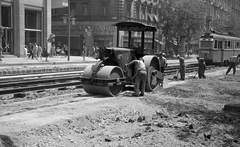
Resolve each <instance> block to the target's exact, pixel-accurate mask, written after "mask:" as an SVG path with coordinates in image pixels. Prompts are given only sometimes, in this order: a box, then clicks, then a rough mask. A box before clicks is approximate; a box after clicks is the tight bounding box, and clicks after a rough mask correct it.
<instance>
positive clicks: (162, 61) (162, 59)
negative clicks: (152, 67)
mask: <svg viewBox="0 0 240 147" xmlns="http://www.w3.org/2000/svg"><path fill="white" fill-rule="evenodd" d="M163 55H165V54H164V53H162V52H160V53H159V57H158V60H159V65H160V72H162V73H164V70H165V68H166V67H167V65H168V63H167V59H166V58H165V57H164V56H163ZM159 86H160V87H163V79H161V80H160V85H159Z"/></svg>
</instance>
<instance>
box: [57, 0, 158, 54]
mask: <svg viewBox="0 0 240 147" xmlns="http://www.w3.org/2000/svg"><path fill="white" fill-rule="evenodd" d="M159 1H160V0H70V12H71V15H73V16H74V18H76V23H75V25H71V54H72V55H81V52H82V49H83V46H87V47H89V48H92V46H93V45H97V46H99V47H107V46H116V39H117V36H116V34H117V33H116V28H115V27H114V26H113V24H115V23H117V22H119V21H135V22H142V23H145V24H148V25H154V26H156V25H157V24H158V10H159V9H160V6H159ZM65 14H68V10H67V8H58V9H52V32H53V33H54V34H55V35H56V41H55V45H56V46H57V47H60V48H62V47H63V45H64V44H68V42H67V41H68V40H67V37H68V26H67V24H64V23H63V19H62V17H63V16H64V15H65ZM126 35H127V33H126V32H122V33H121V34H120V43H119V44H120V45H121V46H125V44H127V41H128V40H127V39H126ZM132 36H133V37H134V38H136V40H138V38H139V42H140V40H141V39H140V34H139V33H135V34H133V35H132ZM148 36H149V38H148ZM156 36H157V35H156ZM145 38H146V48H148V47H151V45H150V44H151V43H150V39H151V38H150V34H149V35H148V34H146V37H145ZM157 40H158V37H156V41H157ZM136 45H137V44H136ZM156 48H157V47H156Z"/></svg>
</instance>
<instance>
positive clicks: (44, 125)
mask: <svg viewBox="0 0 240 147" xmlns="http://www.w3.org/2000/svg"><path fill="white" fill-rule="evenodd" d="M226 70H227V69H226V67H217V68H213V69H211V70H208V71H206V77H207V78H206V79H198V78H197V77H194V75H195V74H194V73H188V74H187V75H186V77H187V78H186V80H185V81H176V80H173V78H172V77H173V75H169V76H166V77H165V80H164V83H165V84H164V87H163V89H157V90H156V91H154V92H147V93H146V94H145V96H143V97H132V96H131V94H132V92H133V91H131V90H129V91H124V92H122V93H121V94H120V95H119V96H117V97H104V96H99V95H89V94H87V93H85V92H84V90H83V89H77V88H75V87H70V88H67V89H64V90H57V89H51V90H46V91H44V92H29V93H28V94H27V96H25V97H24V98H16V97H13V96H12V95H5V96H1V97H0V98H1V100H0V147H227V146H229V147H239V146H240V133H239V132H240V113H239V112H232V111H223V108H224V106H225V105H226V104H240V70H239V68H238V70H237V73H236V75H232V71H231V72H230V74H229V75H225V72H226Z"/></svg>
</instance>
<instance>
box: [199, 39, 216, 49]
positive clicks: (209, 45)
mask: <svg viewBox="0 0 240 147" xmlns="http://www.w3.org/2000/svg"><path fill="white" fill-rule="evenodd" d="M200 47H211V48H212V47H213V42H212V41H201V43H200Z"/></svg>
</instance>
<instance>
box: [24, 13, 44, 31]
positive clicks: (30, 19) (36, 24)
mask: <svg viewBox="0 0 240 147" xmlns="http://www.w3.org/2000/svg"><path fill="white" fill-rule="evenodd" d="M41 23H42V22H41V11H33V10H25V28H27V29H38V30H41V27H42V25H41Z"/></svg>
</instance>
